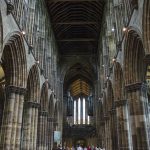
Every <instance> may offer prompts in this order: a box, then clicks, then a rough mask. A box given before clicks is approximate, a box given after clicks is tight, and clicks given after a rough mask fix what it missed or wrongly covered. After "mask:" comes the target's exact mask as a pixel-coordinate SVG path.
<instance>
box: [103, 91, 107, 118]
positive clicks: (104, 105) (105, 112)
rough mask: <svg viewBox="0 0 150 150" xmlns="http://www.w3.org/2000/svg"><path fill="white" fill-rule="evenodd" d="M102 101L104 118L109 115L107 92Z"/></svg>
mask: <svg viewBox="0 0 150 150" xmlns="http://www.w3.org/2000/svg"><path fill="white" fill-rule="evenodd" d="M102 101H103V113H104V116H106V115H107V113H108V103H107V101H106V92H103V97H102Z"/></svg>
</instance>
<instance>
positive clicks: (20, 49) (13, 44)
mask: <svg viewBox="0 0 150 150" xmlns="http://www.w3.org/2000/svg"><path fill="white" fill-rule="evenodd" d="M1 59H2V66H3V68H4V72H5V78H6V85H15V86H19V87H23V88H25V87H26V80H27V62H26V52H25V47H24V43H23V38H22V35H21V33H19V32H15V33H13V34H12V36H10V38H9V39H8V41H7V42H6V44H5V46H4V50H3V54H2V58H1Z"/></svg>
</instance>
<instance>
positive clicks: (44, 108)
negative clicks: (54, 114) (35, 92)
mask: <svg viewBox="0 0 150 150" xmlns="http://www.w3.org/2000/svg"><path fill="white" fill-rule="evenodd" d="M48 88H49V85H48V83H47V82H45V83H44V84H43V86H42V91H41V99H40V104H41V111H48Z"/></svg>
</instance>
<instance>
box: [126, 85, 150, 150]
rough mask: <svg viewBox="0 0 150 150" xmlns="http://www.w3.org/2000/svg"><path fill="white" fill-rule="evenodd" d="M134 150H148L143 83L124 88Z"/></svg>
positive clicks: (145, 92) (146, 107) (145, 100)
mask: <svg viewBox="0 0 150 150" xmlns="http://www.w3.org/2000/svg"><path fill="white" fill-rule="evenodd" d="M126 91H127V98H128V103H129V109H130V111H129V112H130V120H131V132H132V143H133V149H134V150H150V135H149V131H150V130H149V120H148V119H149V118H148V98H147V87H146V85H144V84H143V83H134V84H130V85H127V86H126Z"/></svg>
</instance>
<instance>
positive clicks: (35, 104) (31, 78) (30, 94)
mask: <svg viewBox="0 0 150 150" xmlns="http://www.w3.org/2000/svg"><path fill="white" fill-rule="evenodd" d="M39 107H40V79H39V69H38V67H37V65H33V66H32V68H31V69H30V71H29V75H28V81H27V93H26V97H25V104H24V113H23V131H22V145H21V148H22V149H24V150H25V149H36V146H37V141H36V139H37V126H38V109H39Z"/></svg>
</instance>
